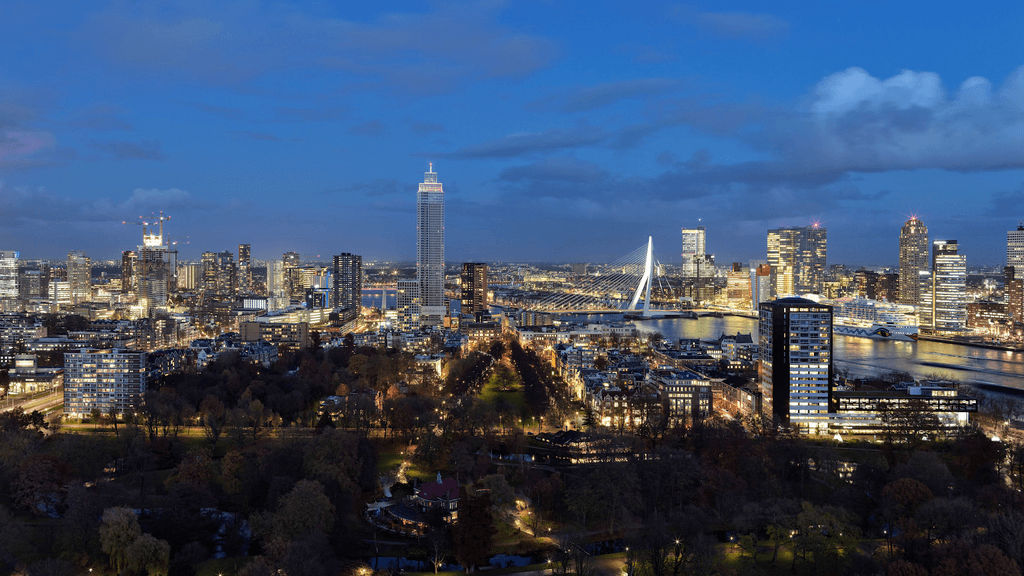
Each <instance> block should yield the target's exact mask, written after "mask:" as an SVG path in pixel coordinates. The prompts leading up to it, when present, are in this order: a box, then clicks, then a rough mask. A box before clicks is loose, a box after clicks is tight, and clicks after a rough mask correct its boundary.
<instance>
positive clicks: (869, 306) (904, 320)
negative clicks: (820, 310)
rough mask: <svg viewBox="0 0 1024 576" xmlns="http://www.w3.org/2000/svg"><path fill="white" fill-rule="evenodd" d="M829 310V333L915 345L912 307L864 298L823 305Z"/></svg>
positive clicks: (842, 299) (915, 337)
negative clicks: (829, 308)
mask: <svg viewBox="0 0 1024 576" xmlns="http://www.w3.org/2000/svg"><path fill="white" fill-rule="evenodd" d="M826 303H827V304H831V305H832V307H833V316H832V332H833V333H834V334H840V335H842V336H858V337H861V338H872V339H874V340H902V341H904V342H915V341H917V314H916V313H915V311H914V307H913V306H906V305H903V304H891V303H889V302H879V301H877V300H869V299H867V298H839V299H836V300H831V301H827V302H826Z"/></svg>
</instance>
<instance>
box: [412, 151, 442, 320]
mask: <svg viewBox="0 0 1024 576" xmlns="http://www.w3.org/2000/svg"><path fill="white" fill-rule="evenodd" d="M416 279H417V280H419V283H420V302H419V307H420V324H421V325H422V326H438V325H440V324H441V322H442V320H443V319H444V316H445V314H446V313H447V311H448V307H447V306H445V302H444V190H443V189H442V188H441V183H440V182H438V181H437V173H436V172H434V164H433V163H431V164H430V171H428V172H426V173H424V175H423V182H422V183H421V184H420V185H419V190H418V191H417V193H416Z"/></svg>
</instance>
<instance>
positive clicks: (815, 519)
mask: <svg viewBox="0 0 1024 576" xmlns="http://www.w3.org/2000/svg"><path fill="white" fill-rule="evenodd" d="M796 522H797V526H798V532H797V536H796V539H795V545H796V549H797V550H799V551H800V552H802V553H803V556H804V558H805V559H806V557H807V554H808V553H809V554H811V556H812V557H813V559H814V569H813V573H814V574H820V573H821V570H820V568H821V566H822V565H823V564H826V563H827V564H828V565H832V566H838V565H840V563H841V562H842V560H843V556H844V553H845V552H846V551H847V550H848V549H850V548H854V547H856V545H857V542H858V537H859V535H860V534H859V530H858V529H857V526H856V525H855V524H854V522H853V519H852V517H851V516H850V515H849V513H847V512H846V510H843V509H842V508H838V507H834V506H814V505H813V504H811V503H809V502H804V503H803V511H802V512H800V514H799V515H798V516H797V520H796ZM795 552H796V550H794V555H793V564H794V566H795V565H796V554H795Z"/></svg>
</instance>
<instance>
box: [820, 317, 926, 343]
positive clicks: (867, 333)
mask: <svg viewBox="0 0 1024 576" xmlns="http://www.w3.org/2000/svg"><path fill="white" fill-rule="evenodd" d="M832 332H833V333H834V334H839V335H841V336H856V337H858V338H871V339H872V340H898V341H902V342H917V326H909V325H906V324H879V323H877V322H876V323H874V324H872V325H870V326H867V325H856V324H843V323H840V322H839V321H837V322H836V323H835V324H834V325H833V326H832Z"/></svg>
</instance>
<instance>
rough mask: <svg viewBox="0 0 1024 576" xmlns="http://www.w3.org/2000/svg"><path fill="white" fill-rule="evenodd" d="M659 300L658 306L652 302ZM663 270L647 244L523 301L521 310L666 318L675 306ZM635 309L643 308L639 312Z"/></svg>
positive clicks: (648, 242) (650, 240)
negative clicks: (555, 288)
mask: <svg viewBox="0 0 1024 576" xmlns="http://www.w3.org/2000/svg"><path fill="white" fill-rule="evenodd" d="M652 293H653V294H654V295H655V296H654V297H657V296H661V297H662V300H661V302H660V303H659V302H655V301H654V300H653V299H652ZM671 293H672V290H671V286H670V285H669V283H668V281H667V278H665V275H664V266H662V264H661V262H659V261H658V259H657V256H656V255H655V254H654V242H653V240H652V239H651V238H650V237H648V239H647V243H646V244H644V245H643V246H640V247H639V248H637V249H636V250H633V251H632V252H630V253H629V254H626V255H625V256H623V257H621V258H619V259H618V260H616V261H614V262H612V263H610V264H606V265H603V266H599V267H598V269H597V271H596V273H595V274H592V275H587V276H583V277H581V278H577V279H576V280H575V281H574V282H572V283H571V284H569V285H566V286H564V287H563V288H561V289H559V290H557V291H541V292H535V293H533V294H532V295H531V296H530V297H529V298H524V300H523V302H522V303H521V304H522V305H523V306H526V307H529V308H530V309H532V310H538V311H552V312H565V313H570V312H613V311H615V312H626V313H628V314H638V315H642V316H644V317H648V318H649V317H654V316H660V315H664V314H665V310H666V308H667V306H669V305H671V304H674V302H673V301H674V300H675V299H674V298H671V297H670V296H669V295H670V294H671ZM638 305H642V307H641V308H639V309H638Z"/></svg>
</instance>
